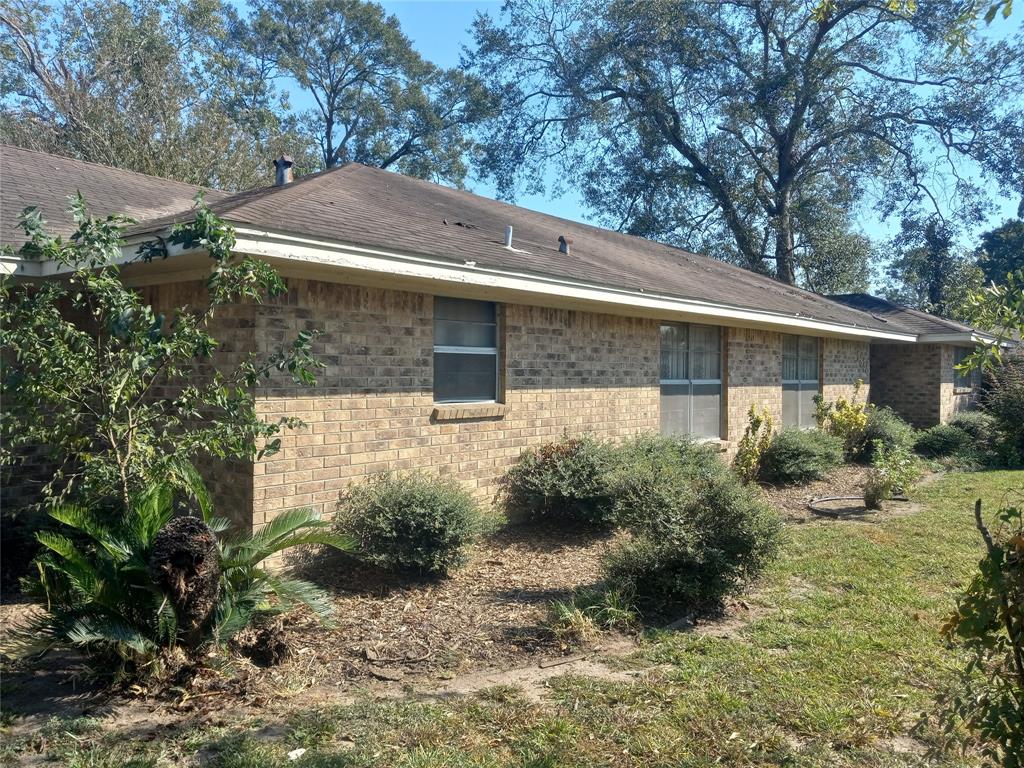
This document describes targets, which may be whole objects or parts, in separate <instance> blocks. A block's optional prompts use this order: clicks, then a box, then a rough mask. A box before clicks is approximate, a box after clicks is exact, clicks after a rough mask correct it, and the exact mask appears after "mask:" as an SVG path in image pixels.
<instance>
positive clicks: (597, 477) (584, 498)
mask: <svg viewBox="0 0 1024 768" xmlns="http://www.w3.org/2000/svg"><path fill="white" fill-rule="evenodd" d="M613 456H614V452H613V449H612V447H611V446H610V445H609V444H608V443H605V442H601V441H599V440H597V439H595V438H594V437H591V436H590V435H583V436H581V437H569V436H567V435H566V436H563V437H562V439H561V440H559V441H557V442H553V443H548V444H547V445H543V446H541V447H540V448H536V449H530V450H527V451H524V452H523V454H522V456H520V457H519V461H518V462H516V464H514V465H513V466H512V467H511V468H510V469H509V470H508V472H506V473H505V475H504V477H502V479H501V484H500V489H499V502H500V503H502V504H503V505H504V506H505V509H506V510H507V512H508V514H509V516H510V517H514V518H520V519H527V520H551V521H554V522H557V523H585V524H598V525H600V524H605V523H607V522H608V516H609V512H610V510H611V497H610V496H609V493H608V487H607V473H608V470H609V468H610V467H611V464H612V460H613Z"/></svg>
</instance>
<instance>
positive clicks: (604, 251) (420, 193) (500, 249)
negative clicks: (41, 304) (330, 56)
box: [140, 163, 892, 331]
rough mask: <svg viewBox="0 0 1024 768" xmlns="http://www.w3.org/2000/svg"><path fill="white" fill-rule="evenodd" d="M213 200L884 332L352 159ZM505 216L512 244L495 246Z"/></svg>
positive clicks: (787, 293)
mask: <svg viewBox="0 0 1024 768" xmlns="http://www.w3.org/2000/svg"><path fill="white" fill-rule="evenodd" d="M211 208H212V209H213V210H214V212H216V213H217V214H218V215H219V216H221V217H222V218H223V219H225V220H226V221H229V222H231V223H233V224H235V225H239V226H249V227H252V228H257V229H263V230H267V231H272V232H275V233H280V234H291V235H298V236H304V237H310V238H316V239H323V240H330V241H334V242H340V243H345V244H350V245H359V246H364V247H374V248H381V249H390V250H393V251H399V252H403V253H412V254H417V255H422V256H430V257H434V258H439V259H446V260H449V261H451V262H453V263H455V264H460V265H461V264H462V263H464V262H465V261H474V262H476V264H477V265H478V266H482V267H489V268H495V269H503V270H513V271H517V272H524V273H529V274H532V275H542V276H549V277H556V278H568V279H572V280H578V281H583V282H587V283H591V284H596V285H601V286H608V287H614V288H622V289H627V290H643V291H650V292H654V293H657V294H660V295H669V296H673V297H676V298H683V299H692V300H697V301H705V302H710V303H713V304H720V305H726V306H730V307H740V308H747V309H754V310H761V311H768V312H775V313H780V314H783V315H787V316H800V317H805V318H813V319H816V320H821V321H826V322H833V323H840V324H843V325H851V326H857V327H861V328H872V329H875V330H885V331H891V330H892V328H891V327H890V326H889V325H888V324H887V323H886V322H885V321H884V320H880V319H877V318H874V317H872V316H871V315H869V314H866V313H863V312H860V311H859V310H855V309H851V308H849V307H846V306H844V305H841V304H837V303H836V302H833V301H829V300H828V299H826V298H824V297H822V296H819V295H817V294H814V293H810V292H809V291H804V290H801V289H799V288H794V287H792V286H788V285H785V284H783V283H780V282H779V281H777V280H773V279H772V278H769V277H766V276H764V275H759V274H756V273H754V272H751V271H749V270H745V269H741V268H740V267H736V266H733V265H730V264H726V263H725V262H722V261H719V260H717V259H712V258H709V257H706V256H698V255H696V254H693V253H689V252H687V251H684V250H681V249H679V248H674V247H671V246H668V245H664V244H662V243H657V242H654V241H651V240H645V239H643V238H640V237H633V236H630V235H624V234H621V233H619V232H613V231H610V230H607V229H601V228H599V227H594V226H590V225H587V224H580V223H578V222H574V221H568V220H566V219H560V218H557V217H555V216H549V215H548V214H544V213H539V212H536V211H531V210H528V209H526V208H520V207H517V206H514V205H510V204H508V203H502V202H499V201H496V200H491V199H489V198H486V197H481V196H479V195H474V194H471V193H469V192H465V191H462V190H457V189H451V188H449V187H443V186H440V185H437V184H432V183H430V182H427V181H422V180H419V179H413V178H410V177H407V176H401V175H399V174H395V173H391V172H388V171H383V170H380V169H378V168H370V167H367V166H363V165H359V164H357V163H350V164H348V165H344V166H340V167H338V168H334V169H331V170H329V171H323V172H321V173H318V174H313V175H310V176H305V177H303V178H300V179H298V180H297V181H295V182H293V183H291V184H287V185H284V186H281V187H264V188H261V189H255V190H249V191H246V192H241V193H238V194H236V195H232V196H230V197H227V198H223V199H220V200H218V201H216V202H214V203H213V204H212V205H211ZM186 215H187V214H183V215H179V216H171V217H167V218H165V219H163V220H158V221H152V222H148V224H147V225H146V227H145V228H150V227H154V226H159V225H163V224H169V223H171V222H173V221H180V220H182V219H183V218H185V216H186ZM509 225H511V226H512V227H513V243H512V245H513V249H509V248H505V247H504V233H505V227H506V226H509ZM140 229H142V227H140ZM560 235H564V236H565V237H567V238H570V239H571V240H572V246H571V249H570V253H569V254H564V253H561V252H560V251H559V248H558V238H559V236H560Z"/></svg>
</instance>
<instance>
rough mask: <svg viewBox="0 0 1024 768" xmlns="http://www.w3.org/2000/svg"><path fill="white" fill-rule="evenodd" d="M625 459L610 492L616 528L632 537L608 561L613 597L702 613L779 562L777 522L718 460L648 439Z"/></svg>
mask: <svg viewBox="0 0 1024 768" xmlns="http://www.w3.org/2000/svg"><path fill="white" fill-rule="evenodd" d="M622 454H623V455H622V458H621V459H620V461H619V462H618V464H617V466H616V469H615V471H614V473H613V474H612V476H611V478H610V487H611V490H612V495H613V498H614V499H615V520H616V522H618V523H619V524H621V525H623V526H624V527H625V528H627V529H628V530H629V531H630V533H631V534H632V537H631V538H630V540H628V541H626V542H624V543H622V544H620V545H619V546H618V547H616V548H615V549H614V550H613V551H612V552H611V553H610V554H609V556H608V558H607V559H606V562H605V572H606V582H607V585H608V587H609V588H610V589H614V590H618V591H619V592H620V593H624V594H631V595H634V596H635V597H636V601H637V604H638V605H639V606H642V607H644V608H646V609H648V610H654V611H659V610H662V609H665V608H669V607H672V606H676V605H683V606H687V607H690V608H705V607H709V606H712V605H715V604H716V603H718V602H719V601H721V599H722V598H723V597H725V596H726V595H728V594H732V593H734V592H735V591H736V590H738V589H739V588H741V587H742V585H743V584H745V583H747V582H748V581H749V580H750V579H752V578H754V577H756V576H757V575H758V574H759V573H760V572H761V570H762V569H763V568H764V567H765V565H766V564H767V563H769V562H770V561H771V560H772V559H773V558H774V556H775V554H776V551H777V549H778V544H779V539H780V526H779V520H778V518H777V516H776V515H775V513H774V512H773V511H772V510H771V509H770V508H769V507H767V506H766V505H765V504H764V503H763V502H762V501H761V500H760V499H759V497H758V496H757V495H756V494H755V492H754V491H753V490H752V489H751V488H749V487H748V486H746V485H744V484H743V483H742V482H741V481H740V479H739V477H738V476H737V475H736V474H735V473H734V472H732V471H730V470H729V468H728V467H726V466H725V464H723V463H722V462H721V461H720V460H719V458H718V457H717V456H716V455H715V454H714V453H713V452H711V451H710V450H708V449H706V448H704V447H701V446H697V445H694V444H693V443H690V442H687V441H681V440H675V439H666V438H651V437H644V438H639V439H637V440H634V441H630V442H628V443H626V444H625V446H624V447H623V449H622Z"/></svg>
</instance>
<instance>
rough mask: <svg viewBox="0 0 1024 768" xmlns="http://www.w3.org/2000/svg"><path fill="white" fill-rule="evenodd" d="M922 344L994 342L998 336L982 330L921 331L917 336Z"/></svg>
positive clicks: (965, 344)
mask: <svg viewBox="0 0 1024 768" xmlns="http://www.w3.org/2000/svg"><path fill="white" fill-rule="evenodd" d="M917 340H918V342H920V343H921V344H962V345H964V346H971V345H974V344H992V343H994V342H995V341H996V337H995V336H992V335H991V334H988V333H983V332H982V331H952V332H950V333H921V334H918V336H917Z"/></svg>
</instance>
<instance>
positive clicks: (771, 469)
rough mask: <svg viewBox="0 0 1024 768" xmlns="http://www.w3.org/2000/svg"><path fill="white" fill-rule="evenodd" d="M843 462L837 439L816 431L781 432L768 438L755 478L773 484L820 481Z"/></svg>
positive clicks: (840, 444)
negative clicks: (769, 440)
mask: <svg viewBox="0 0 1024 768" xmlns="http://www.w3.org/2000/svg"><path fill="white" fill-rule="evenodd" d="M842 463H843V445H842V443H841V442H840V441H839V439H838V438H836V437H833V436H832V435H830V434H828V433H827V432H820V431H818V430H799V429H784V430H782V431H780V432H776V433H775V435H774V436H773V437H772V440H771V442H770V443H769V444H768V448H767V449H766V450H765V452H764V455H762V456H761V468H760V472H759V473H758V479H760V480H761V481H762V482H765V483H772V484H776V485H796V484H800V483H808V482H810V481H812V480H820V479H821V478H822V477H824V476H825V473H826V472H828V471H829V470H830V469H835V468H836V467H838V466H840V465H841V464H842Z"/></svg>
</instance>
